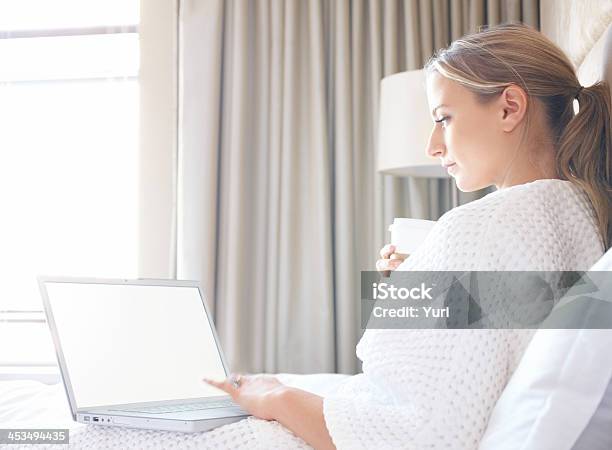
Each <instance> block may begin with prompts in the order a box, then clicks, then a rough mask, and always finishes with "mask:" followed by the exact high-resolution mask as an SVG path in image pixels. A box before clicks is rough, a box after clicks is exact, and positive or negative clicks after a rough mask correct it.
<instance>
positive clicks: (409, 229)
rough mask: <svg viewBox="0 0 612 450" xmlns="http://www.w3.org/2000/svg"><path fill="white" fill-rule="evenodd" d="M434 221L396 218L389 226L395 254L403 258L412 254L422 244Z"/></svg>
mask: <svg viewBox="0 0 612 450" xmlns="http://www.w3.org/2000/svg"><path fill="white" fill-rule="evenodd" d="M435 224H436V221H435V220H423V219H407V218H403V217H396V218H395V219H393V224H392V225H390V226H389V231H390V232H391V244H393V245H394V246H395V253H397V254H399V255H402V256H404V257H406V256H408V255H410V254H412V253H414V252H415V251H416V249H417V248H419V246H420V245H421V244H422V243H423V241H424V240H425V238H426V237H427V235H428V234H429V232H430V231H431V229H432V228H433V226H434V225H435Z"/></svg>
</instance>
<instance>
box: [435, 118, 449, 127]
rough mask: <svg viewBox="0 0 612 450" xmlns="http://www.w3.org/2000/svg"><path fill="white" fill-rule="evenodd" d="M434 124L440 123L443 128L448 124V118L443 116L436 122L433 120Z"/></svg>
mask: <svg viewBox="0 0 612 450" xmlns="http://www.w3.org/2000/svg"><path fill="white" fill-rule="evenodd" d="M434 122H436V123H441V122H442V126H443V127H444V125H445V122H448V116H444V117H442V118H440V119H438V120H434Z"/></svg>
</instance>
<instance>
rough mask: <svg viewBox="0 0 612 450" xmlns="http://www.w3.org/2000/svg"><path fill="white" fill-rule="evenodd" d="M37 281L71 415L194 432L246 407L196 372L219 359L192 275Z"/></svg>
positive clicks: (213, 370) (221, 363)
mask: <svg viewBox="0 0 612 450" xmlns="http://www.w3.org/2000/svg"><path fill="white" fill-rule="evenodd" d="M38 283H39V287H40V291H41V295H42V299H43V304H44V308H45V314H46V316H47V323H48V324H49V328H50V331H51V336H52V338H53V343H54V345H55V351H56V356H57V360H58V364H59V367H60V371H61V375H62V380H63V383H64V389H65V391H66V395H67V397H68V402H69V404H70V409H71V412H72V417H73V419H74V420H75V421H77V422H80V423H85V424H95V425H102V426H120V427H130V428H145V429H154V430H168V431H182V432H197V431H206V430H210V429H212V428H216V427H218V426H221V425H224V424H227V423H230V422H236V421H238V420H242V419H244V418H246V417H247V416H248V413H246V412H245V411H243V410H242V409H240V407H239V406H238V405H237V404H235V403H234V402H232V400H231V397H230V396H229V395H227V394H226V393H225V392H223V391H221V390H220V389H217V388H215V387H213V386H210V385H208V384H206V383H204V382H203V381H201V380H202V378H204V377H208V378H213V379H222V378H225V377H227V376H228V368H227V364H226V362H225V359H224V357H223V353H222V351H221V347H220V346H219V339H218V337H217V333H216V331H215V327H214V325H213V322H212V320H211V317H210V314H209V313H208V310H207V308H206V301H205V297H204V293H203V291H202V288H201V287H200V286H199V284H198V283H197V282H194V281H175V280H144V279H139V280H102V279H86V278H64V277H62V278H58V277H39V278H38Z"/></svg>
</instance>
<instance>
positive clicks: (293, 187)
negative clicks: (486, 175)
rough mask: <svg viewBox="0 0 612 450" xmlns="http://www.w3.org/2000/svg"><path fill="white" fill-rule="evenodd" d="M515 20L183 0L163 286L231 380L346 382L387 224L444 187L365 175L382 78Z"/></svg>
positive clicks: (525, 11)
mask: <svg viewBox="0 0 612 450" xmlns="http://www.w3.org/2000/svg"><path fill="white" fill-rule="evenodd" d="M521 20H522V21H524V22H526V23H528V24H530V25H533V26H535V27H537V26H538V21H539V17H538V4H537V2H536V1H522V2H521V1H499V0H497V1H492V0H489V1H482V0H480V1H476V0H473V1H468V0H464V1H462V0H454V1H446V0H437V1H436V0H434V1H430V0H422V1H417V0H405V1H396V0H388V1H374V0H372V1H365V0H361V1H359V0H354V1H349V0H308V1H280V0H254V1H234V0H228V1H217V0H183V1H182V2H181V6H180V53H181V56H180V71H179V81H180V95H179V105H180V106H179V171H178V217H177V277H178V278H181V279H197V280H200V281H201V282H202V285H203V287H204V289H205V290H206V291H207V293H208V298H207V302H208V304H209V307H210V309H211V310H213V311H214V317H215V321H216V325H217V329H218V333H219V336H220V340H221V342H222V346H223V348H224V350H225V353H226V356H227V359H228V362H229V364H230V366H231V367H232V369H233V370H240V371H248V372H294V373H306V372H344V373H354V372H356V371H357V370H359V365H358V360H357V358H356V356H355V345H356V343H357V342H358V340H359V338H360V336H361V333H362V330H361V323H360V271H364V270H374V268H375V261H376V259H377V258H378V251H379V249H380V248H381V247H382V246H383V245H384V243H385V242H387V241H388V240H389V235H388V234H387V231H386V229H387V227H388V225H389V224H390V223H391V222H392V220H393V218H394V217H415V218H430V219H437V218H439V217H440V215H442V214H443V213H444V212H445V211H446V210H447V209H448V207H449V195H448V193H449V189H448V187H449V184H448V183H449V181H448V180H432V179H416V178H409V177H407V178H394V177H390V176H383V175H381V174H379V173H377V171H376V133H377V117H378V94H379V83H380V80H381V79H382V78H383V77H385V76H387V75H390V74H393V73H396V72H400V71H404V70H414V69H419V68H421V67H422V66H423V64H424V63H425V62H426V60H427V59H428V58H429V57H430V56H431V55H432V54H433V52H434V51H435V50H436V49H438V48H442V47H445V46H447V45H448V44H449V43H450V42H451V41H452V40H453V39H456V38H458V37H460V36H462V35H464V34H466V33H469V32H473V31H477V30H478V26H479V25H482V24H486V23H498V22H502V21H521ZM482 194H483V193H482V192H479V193H471V194H461V196H460V201H461V202H466V201H470V200H473V199H475V198H478V197H479V196H481V195H482Z"/></svg>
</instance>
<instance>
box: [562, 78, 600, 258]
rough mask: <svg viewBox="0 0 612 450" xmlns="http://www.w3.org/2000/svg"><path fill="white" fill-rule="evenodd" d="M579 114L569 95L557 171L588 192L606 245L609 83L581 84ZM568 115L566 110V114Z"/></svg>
mask: <svg viewBox="0 0 612 450" xmlns="http://www.w3.org/2000/svg"><path fill="white" fill-rule="evenodd" d="M574 95H576V99H577V100H578V105H579V110H578V114H576V115H575V116H573V113H572V112H573V111H572V110H573V98H570V99H568V102H567V104H568V107H567V109H568V110H569V113H570V115H572V116H573V117H569V120H568V121H567V122H566V121H565V120H561V121H560V122H561V123H563V122H566V125H565V126H564V127H563V129H562V130H561V132H560V135H559V146H558V149H559V150H558V152H557V158H556V163H557V171H558V175H559V177H560V178H562V179H565V180H568V181H571V182H572V183H574V184H576V185H577V186H579V187H580V188H582V190H583V191H584V192H585V193H586V194H587V196H588V197H589V200H590V201H591V204H592V206H593V209H594V210H595V219H596V222H597V226H598V228H599V231H600V234H601V236H602V241H603V245H604V248H605V249H606V250H607V249H609V248H610V246H611V244H612V142H611V139H612V130H611V127H610V115H611V110H612V107H611V104H610V87H609V85H608V83H607V82H605V81H600V82H598V83H595V84H594V85H592V86H589V87H584V88H582V87H581V88H579V89H578V90H577V94H574ZM564 115H566V114H564Z"/></svg>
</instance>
